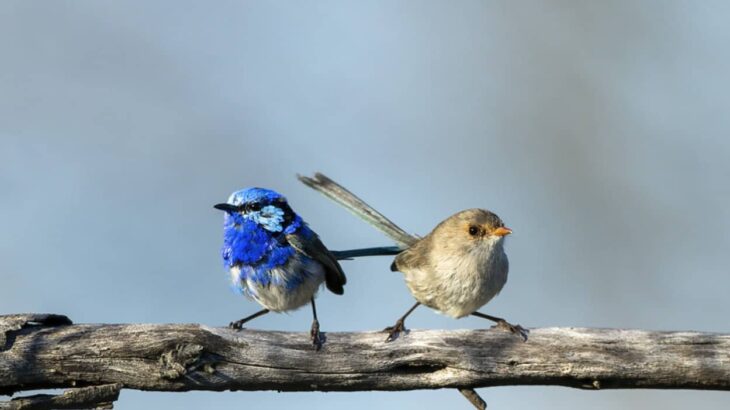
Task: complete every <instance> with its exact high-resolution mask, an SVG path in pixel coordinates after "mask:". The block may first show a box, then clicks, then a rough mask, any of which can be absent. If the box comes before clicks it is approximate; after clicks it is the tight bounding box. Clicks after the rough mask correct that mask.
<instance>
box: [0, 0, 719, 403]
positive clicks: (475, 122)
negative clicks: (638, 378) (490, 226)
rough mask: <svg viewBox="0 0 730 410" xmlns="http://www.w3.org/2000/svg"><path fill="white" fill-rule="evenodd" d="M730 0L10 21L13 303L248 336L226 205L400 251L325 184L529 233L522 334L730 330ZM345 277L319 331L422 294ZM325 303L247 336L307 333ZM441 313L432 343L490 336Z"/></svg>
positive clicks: (369, 269)
mask: <svg viewBox="0 0 730 410" xmlns="http://www.w3.org/2000/svg"><path fill="white" fill-rule="evenodd" d="M728 21H730V4H729V3H727V2H722V1H716V2H713V1H704V2H679V1H642V2H636V1H614V2H582V1H545V2H529V1H526V2H513V1H492V2H475V1H463V2H446V1H442V2H434V1H421V2H416V1H400V2H392V1H369V2H357V3H355V2H341V1H331V2H326V1H314V2H296V1H288V2H287V1H279V2H253V1H251V2H230V1H227V2H218V3H214V4H213V3H208V2H185V1H174V2H173V1H167V2H149V1H138V2H135V1H125V2H114V1H74V2H70V1H54V2H40V1H3V2H2V3H1V4H0V59H1V62H2V65H1V66H0V227H2V234H0V275H2V283H1V284H0V312H5V313H14V312H26V311H33V312H55V313H64V314H67V315H68V316H69V317H71V318H72V319H73V320H74V321H75V322H81V323H83V322H94V323H95V322H112V323H113V322H124V323H127V322H134V323H142V322H155V323H166V322H172V323H184V322H200V323H205V324H208V325H225V324H227V323H228V322H229V321H231V320H234V319H237V318H240V317H242V316H244V315H247V314H249V313H252V312H254V311H255V310H257V309H258V305H256V304H255V303H253V302H250V301H247V300H246V299H245V298H243V297H242V296H238V295H236V294H234V293H233V292H231V290H230V289H229V285H228V282H227V275H226V273H225V272H224V270H223V267H222V263H221V261H220V259H219V248H220V244H221V223H222V216H221V215H220V212H219V211H216V210H214V209H213V208H212V205H213V204H215V203H218V202H221V201H223V200H225V199H226V198H227V196H228V194H229V193H230V192H231V191H233V190H235V189H239V188H242V187H247V186H252V185H258V186H264V187H269V188H273V189H276V190H279V191H281V192H283V193H285V194H286V195H287V196H288V198H289V200H290V203H291V204H292V205H293V207H294V208H295V210H297V211H298V212H299V213H300V214H301V215H302V216H303V217H304V218H305V220H307V221H308V222H309V223H310V225H311V226H312V227H313V228H314V229H315V230H316V231H317V232H319V234H320V236H321V237H322V238H323V240H324V242H325V243H326V244H327V245H328V246H329V247H330V248H332V249H344V248H351V247H358V246H371V245H378V244H384V243H387V240H386V239H385V238H384V237H383V236H382V235H381V234H379V233H378V232H376V231H375V230H373V229H372V228H370V227H369V226H367V225H365V224H364V223H362V222H360V221H359V220H357V219H355V218H354V217H352V216H351V215H350V214H348V213H347V212H345V211H344V210H342V209H340V208H338V207H337V206H336V205H334V204H332V203H330V202H329V201H327V200H326V199H324V197H321V196H319V195H318V194H316V193H315V192H313V191H310V190H309V189H308V188H306V187H304V186H303V185H301V184H300V183H298V182H297V181H296V179H295V178H294V175H295V174H296V173H307V174H308V173H311V172H314V171H323V172H325V173H327V174H328V175H330V176H331V177H333V178H334V179H336V180H337V181H339V182H341V183H343V184H344V185H345V186H347V187H348V188H350V189H351V190H352V191H354V192H355V193H357V194H358V195H360V196H361V197H363V198H364V199H366V200H367V201H368V202H370V203H371V204H372V205H374V206H375V207H376V208H378V209H380V210H381V211H382V212H384V213H385V214H386V215H388V216H389V217H390V218H392V219H393V220H395V221H396V222H398V223H399V224H401V225H402V226H403V227H404V228H406V229H407V230H410V231H412V232H415V233H419V234H425V233H427V232H428V231H429V230H430V229H431V228H432V227H433V226H435V225H436V223H438V222H439V221H440V220H441V219H443V218H445V217H446V216H448V215H450V214H452V213H454V212H456V211H458V210H461V209H465V208H470V207H483V208H488V209H491V210H493V211H495V212H497V213H498V214H499V215H500V216H501V217H502V218H503V219H504V220H505V221H506V223H507V224H508V226H510V227H511V228H513V229H514V231H515V234H514V235H512V236H511V237H510V238H509V240H508V243H507V252H508V254H509V257H510V267H511V271H510V279H509V281H508V283H507V286H506V287H505V289H504V291H503V292H502V294H500V295H499V296H498V297H497V298H496V299H495V300H493V301H492V302H490V303H489V304H488V305H487V306H486V307H485V308H484V309H483V311H484V312H488V313H491V314H494V315H498V316H504V317H506V318H508V319H510V320H512V321H514V322H518V323H520V324H522V325H525V326H530V327H540V326H591V327H621V328H645V329H661V330H702V331H717V332H730V324H729V322H728V316H730V302H729V301H728V289H730V276H729V275H728V266H730V252H728V249H729V245H730V236H729V235H728V232H729V231H730V206H729V205H730V184H728V182H727V181H728V179H730V137H729V135H730V133H729V131H730V119H729V118H730V116H729V115H728V114H727V108H728V107H729V106H730V78H729V75H730V74H728V73H730V47H728V44H730V26H729V25H728ZM389 264H390V259H389V258H374V259H369V260H358V261H354V262H346V263H345V265H344V267H345V269H346V271H347V273H348V276H349V283H348V287H347V289H346V294H345V296H344V297H337V296H334V295H332V294H329V293H326V292H323V293H321V295H320V298H319V299H318V301H319V303H318V307H319V310H320V319H321V322H322V327H323V330H325V331H336V330H337V331H339V330H342V331H344V330H372V329H380V328H382V327H384V326H386V325H390V324H392V322H393V321H394V320H395V319H396V318H397V317H398V316H399V315H400V314H402V313H403V312H404V310H405V309H407V308H408V307H409V305H410V304H411V303H412V298H411V296H410V295H409V294H408V292H407V290H406V288H405V286H404V284H403V282H402V278H401V277H400V275H399V274H397V273H391V272H390V271H389V270H388V266H389ZM310 320H311V318H310V312H309V311H308V310H306V309H304V310H301V311H298V312H294V313H291V314H289V315H270V316H267V317H264V318H261V319H259V320H257V321H256V322H253V323H252V326H254V327H257V328H263V329H281V330H293V331H306V330H307V329H308V328H309V324H310ZM486 325H487V324H485V323H484V322H482V321H480V320H478V319H476V318H474V319H471V318H469V319H462V320H459V321H456V320H453V319H449V318H447V317H443V316H440V315H437V314H435V313H433V312H432V311H429V310H428V309H419V310H417V311H416V313H415V314H414V315H413V316H412V317H411V319H410V322H409V326H410V327H412V328H446V329H456V328H481V327H485V326H486ZM480 392H481V393H482V395H483V396H484V397H485V398H486V400H487V401H488V403H489V405H490V408H495V409H508V408H540V409H566V408H567V409H584V408H591V409H624V408H636V409H639V408H641V409H646V408H663V409H685V408H693V409H725V408H727V406H728V403H729V402H730V396H728V394H727V393H721V392H693V391H647V390H644V391H601V392H583V391H577V390H572V389H566V388H547V387H524V388H510V387H503V388H493V389H481V390H480ZM284 406H288V407H294V406H296V408H298V409H315V408H316V409H339V408H352V409H365V408H368V409H369V408H376V407H378V408H402V409H443V408H467V407H466V406H467V403H466V401H464V400H463V399H462V398H461V396H460V395H459V394H458V393H456V392H455V391H453V390H441V391H416V392H403V393H353V394H349V393H328V394H324V393H301V394H299V393H297V394H294V393H281V394H279V393H273V392H259V393H246V392H237V393H185V394H166V393H142V392H135V391H124V392H123V393H122V396H121V399H120V401H119V403H118V404H117V405H116V408H119V409H135V408H167V409H173V408H174V409H184V408H189V409H194V408H202V407H206V408H216V409H218V408H220V409H234V408H236V409H238V408H242V407H246V408H279V407H284Z"/></svg>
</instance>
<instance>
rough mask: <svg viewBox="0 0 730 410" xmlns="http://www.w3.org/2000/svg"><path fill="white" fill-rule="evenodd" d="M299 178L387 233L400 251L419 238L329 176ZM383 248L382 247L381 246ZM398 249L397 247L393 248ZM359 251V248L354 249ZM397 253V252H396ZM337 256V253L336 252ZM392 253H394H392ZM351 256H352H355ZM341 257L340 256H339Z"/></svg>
mask: <svg viewBox="0 0 730 410" xmlns="http://www.w3.org/2000/svg"><path fill="white" fill-rule="evenodd" d="M297 178H299V180H300V181H302V183H304V185H306V186H308V187H310V188H312V189H314V190H315V191H318V192H319V193H321V194H323V195H324V196H326V197H327V198H329V199H331V200H333V201H335V202H337V203H338V204H340V205H342V206H343V207H345V209H347V210H348V211H350V212H352V213H353V214H355V215H356V216H358V217H360V218H362V219H363V220H364V221H365V222H367V223H369V224H370V225H372V226H374V227H375V228H377V229H378V230H380V231H381V232H383V233H384V234H385V235H387V236H388V237H389V238H391V239H393V240H394V241H395V242H396V243H397V244H398V245H399V248H397V249H399V251H402V250H404V249H406V248H408V247H409V246H411V245H413V244H414V243H415V242H416V241H417V240H418V238H417V237H415V236H413V235H411V234H409V233H408V232H406V231H404V230H403V229H401V228H400V227H399V226H398V225H396V224H395V223H394V222H393V221H391V220H390V219H388V218H386V217H385V216H384V215H383V214H381V213H380V212H378V211H376V210H375V209H374V208H373V207H372V206H370V205H368V204H366V203H365V201H363V200H362V199H360V198H358V197H357V196H356V195H355V194H353V193H352V192H350V191H348V190H347V189H345V187H343V186H342V185H340V184H338V183H337V182H335V181H333V180H331V179H329V178H327V177H326V176H325V175H324V174H321V173H319V172H317V173H315V174H314V177H313V178H310V177H305V176H301V175H297ZM370 249H378V248H370ZM380 249H382V248H380ZM392 249H396V248H392ZM354 251H359V250H354ZM341 252H349V251H341ZM396 253H397V252H396ZM335 255H336V256H337V254H335ZM369 255H373V254H372V253H371V254H367V255H354V256H369ZM378 255H382V253H379V254H378ZM391 255H392V254H391ZM354 256H351V257H354ZM338 258H339V257H338Z"/></svg>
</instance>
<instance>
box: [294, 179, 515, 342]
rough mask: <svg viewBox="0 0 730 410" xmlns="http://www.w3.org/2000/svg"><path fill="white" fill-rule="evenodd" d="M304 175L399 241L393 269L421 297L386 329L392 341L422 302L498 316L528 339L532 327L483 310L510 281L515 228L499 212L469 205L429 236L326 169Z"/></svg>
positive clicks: (460, 313)
mask: <svg viewBox="0 0 730 410" xmlns="http://www.w3.org/2000/svg"><path fill="white" fill-rule="evenodd" d="M299 180H300V181H301V182H303V183H304V184H305V185H307V186H308V187H310V188H312V189H314V190H316V191H319V192H320V193H322V194H324V195H325V196H327V197H328V198H330V199H332V200H333V201H335V202H337V203H338V204H340V205H342V206H343V207H345V208H346V209H347V210H349V211H350V212H352V213H353V214H355V215H356V216H358V217H360V218H362V219H363V220H364V221H365V222H367V223H369V224H371V225H372V226H374V227H375V228H377V229H378V230H380V231H381V232H383V233H384V234H386V235H387V236H388V237H390V238H391V239H392V240H394V241H395V242H396V243H398V245H399V246H398V247H397V248H396V251H400V253H399V254H398V255H397V256H396V258H395V260H394V261H393V263H392V265H391V266H390V269H391V270H392V271H400V272H402V273H403V275H404V277H405V280H406V285H407V286H408V289H409V290H410V291H411V294H412V295H413V296H414V297H415V298H416V301H417V302H416V304H415V305H413V306H412V307H411V308H410V309H409V310H408V311H407V312H406V313H405V314H404V315H403V316H402V317H401V318H400V319H398V321H397V322H396V323H395V325H394V326H390V327H388V328H386V329H385V331H387V332H388V338H387V339H386V342H387V341H391V340H393V339H395V337H397V335H398V334H399V333H400V332H401V331H403V330H404V329H405V324H404V323H405V319H406V317H408V315H409V314H411V312H413V310H415V309H416V308H417V307H418V306H419V305H421V304H424V305H426V306H428V307H430V308H432V309H435V310H437V311H438V312H441V313H443V314H445V315H448V316H451V317H455V318H461V317H464V316H467V315H472V316H477V317H480V318H483V319H488V320H491V321H494V322H496V323H497V325H498V326H499V327H502V328H506V329H508V330H510V331H512V332H513V333H517V334H518V335H520V336H521V337H522V338H523V340H527V334H528V333H529V332H528V330H526V329H523V328H522V326H520V325H512V324H510V323H508V322H507V321H505V320H504V319H502V318H499V317H496V316H490V315H487V314H484V313H480V312H477V309H479V308H480V307H482V306H484V305H485V304H486V303H487V302H489V301H490V300H491V299H492V298H493V297H494V296H496V295H497V294H498V293H499V291H500V290H502V287H503V286H504V284H505V283H506V282H507V271H508V268H509V263H508V261H507V255H506V254H505V252H504V238H505V237H506V236H507V235H509V234H510V233H512V230H511V229H509V228H506V227H505V226H504V223H503V222H502V220H501V219H499V217H498V216H497V215H495V214H494V213H492V212H489V211H486V210H483V209H467V210H465V211H461V212H458V213H456V214H454V215H452V216H450V217H449V218H447V219H446V220H444V221H443V222H441V223H440V224H438V226H436V228H434V229H433V231H431V233H429V234H428V235H426V236H425V237H424V238H418V237H416V236H414V235H411V234H409V233H408V232H406V231H404V230H403V229H402V228H401V227H399V226H398V225H396V224H395V223H394V222H393V221H391V220H390V219H388V218H386V217H385V216H384V215H383V214H381V213H380V212H378V211H377V210H375V209H374V208H373V207H372V206H370V205H368V204H367V203H366V202H365V201H363V200H362V199H360V198H358V197H357V196H356V195H355V194H353V193H352V192H350V191H348V190H347V189H345V187H343V186H342V185H340V184H338V183H337V182H335V181H333V180H331V179H330V178H328V177H327V176H325V175H324V174H321V173H316V174H315V175H314V177H311V178H310V177H305V176H299ZM382 249H390V248H382ZM371 254H372V253H371ZM380 254H381V255H385V254H387V253H385V252H382V253H380Z"/></svg>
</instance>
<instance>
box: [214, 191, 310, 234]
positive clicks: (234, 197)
mask: <svg viewBox="0 0 730 410" xmlns="http://www.w3.org/2000/svg"><path fill="white" fill-rule="evenodd" d="M214 208H216V209H220V210H221V211H225V212H226V220H227V221H229V220H230V222H233V224H234V225H238V226H240V225H243V224H244V223H245V222H247V221H251V222H254V223H256V224H257V225H259V226H261V227H262V228H263V229H265V230H267V231H269V232H274V233H278V232H284V231H287V230H288V228H290V227H292V225H293V223H294V224H296V225H298V224H299V223H300V222H298V220H299V218H298V217H297V215H296V214H295V213H294V211H292V209H291V207H289V204H288V203H287V201H286V198H285V197H284V196H283V195H281V194H279V193H278V192H276V191H272V190H270V189H264V188H246V189H242V190H240V191H236V192H234V193H232V194H231V196H230V197H228V201H226V202H225V203H222V204H217V205H215V206H214ZM249 223H250V222H249Z"/></svg>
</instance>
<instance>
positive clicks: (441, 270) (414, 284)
mask: <svg viewBox="0 0 730 410" xmlns="http://www.w3.org/2000/svg"><path fill="white" fill-rule="evenodd" d="M492 251H494V252H492ZM508 269H509V265H508V262H507V255H506V254H505V253H504V251H503V250H502V248H501V246H500V247H497V249H494V248H485V249H479V248H477V249H475V253H474V254H471V255H469V257H461V258H453V257H447V258H443V259H441V260H438V261H434V264H433V265H432V266H428V267H425V268H422V269H416V270H412V271H409V272H404V275H405V279H406V284H407V285H408V288H409V289H410V290H411V293H412V294H413V296H414V297H415V298H416V300H417V301H419V302H421V303H423V304H424V305H426V306H428V307H431V308H433V309H435V310H437V311H438V312H440V313H443V314H445V315H448V316H451V317H455V318H460V317H464V316H467V315H469V314H471V313H473V312H475V311H477V309H479V308H480V307H482V306H484V305H485V304H486V303H487V302H489V301H490V300H491V299H492V298H493V297H495V296H496V295H497V294H498V293H499V292H500V291H501V290H502V287H504V284H505V283H506V282H507V271H508Z"/></svg>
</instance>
